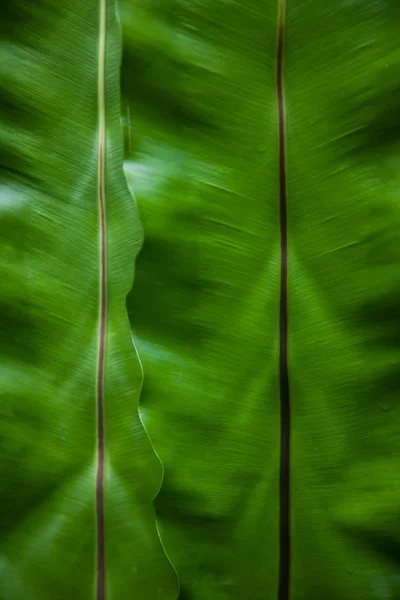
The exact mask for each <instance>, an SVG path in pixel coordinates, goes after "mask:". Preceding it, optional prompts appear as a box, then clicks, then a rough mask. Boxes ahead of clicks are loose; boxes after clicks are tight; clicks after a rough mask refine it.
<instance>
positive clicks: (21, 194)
mask: <svg viewBox="0 0 400 600" xmlns="http://www.w3.org/2000/svg"><path fill="white" fill-rule="evenodd" d="M105 8H106V10H104V12H103V17H104V18H106V23H105V25H106V36H105V38H104V37H103V38H102V36H101V35H100V23H101V20H100V16H101V10H102V9H105ZM1 19H2V27H3V39H4V44H3V48H2V60H1V67H0V69H1V76H0V80H1V98H0V110H1V113H0V118H1V128H0V148H1V166H2V170H1V180H0V186H1V187H0V232H1V251H2V259H1V264H0V266H1V274H0V281H1V295H0V301H1V304H0V312H1V354H2V360H1V403H0V474H1V484H0V598H1V600H64V598H65V599H67V598H68V599H71V598H76V599H77V600H78V599H79V600H89V599H90V598H96V599H97V600H103V598H102V597H101V593H100V592H99V591H97V590H96V586H97V581H96V580H97V574H96V570H97V568H96V562H97V559H96V546H97V542H96V506H95V491H96V490H95V487H96V470H97V463H98V453H97V441H96V437H97V433H98V430H99V424H98V415H97V411H96V402H97V399H96V385H97V384H96V380H97V370H98V359H99V329H100V323H99V316H100V310H99V309H100V306H99V304H100V288H101V286H100V278H101V269H100V206H99V182H98V175H99V159H100V152H99V144H100V138H99V135H98V133H99V122H100V120H101V119H100V118H101V117H104V119H103V120H104V125H105V136H106V147H105V148H106V152H105V154H104V156H103V158H104V159H105V160H104V162H105V164H104V165H103V168H104V169H103V174H104V190H103V192H104V198H105V204H106V222H105V227H106V236H107V269H106V271H107V280H106V296H107V315H106V340H105V347H106V355H105V368H104V397H103V398H102V399H103V403H104V424H105V447H106V451H105V489H104V510H105V539H106V557H105V591H106V593H105V599H106V600H111V599H114V600H129V599H131V598H140V600H147V599H149V600H153V599H155V598H159V599H162V600H164V599H172V598H175V597H176V577H175V574H174V571H173V569H172V567H171V566H170V564H169V563H168V560H167V558H166V557H165V553H164V551H163V549H162V546H161V544H160V541H159V537H158V533H157V531H156V526H155V520H154V510H153V507H152V498H153V496H154V495H155V493H156V492H157V489H158V487H159V485H160V480H161V466H160V464H159V462H158V461H157V459H156V457H155V455H154V451H153V450H152V448H151V445H150V443H149V441H148V438H147V436H146V435H145V433H144V429H143V427H142V425H141V423H140V420H139V416H138V413H137V408H136V407H137V402H138V397H139V393H140V387H141V381H142V372H141V367H140V363H139V361H138V358H137V356H136V353H135V349H134V347H133V344H132V339H131V334H130V331H129V325H128V318H127V314H126V308H125V295H126V293H127V292H128V290H129V288H130V286H131V285H132V279H133V264H134V257H135V254H136V253H137V251H138V249H139V246H140V244H141V239H142V231H141V227H140V225H139V221H138V215H137V210H136V208H135V206H134V203H133V200H132V197H131V195H130V193H129V191H128V188H127V184H126V180H125V178H124V175H123V171H122V144H123V140H122V136H121V127H120V121H119V114H120V112H119V111H120V100H119V64H120V54H121V32H120V27H119V24H118V22H117V15H116V6H115V3H114V2H113V1H112V0H107V5H105V3H104V4H102V3H101V2H98V1H94V0H86V1H85V2H81V1H80V0H69V1H68V2H65V3H60V2H53V1H51V0H35V2H28V1H26V0H13V1H12V2H10V3H3V6H2V17H1ZM102 45H103V46H102ZM102 47H103V49H104V50H105V52H106V54H105V57H106V62H105V68H104V72H103V73H101V72H99V65H101V60H100V53H101V48H102ZM99 83H100V85H99ZM102 94H103V99H101V95H102ZM103 101H104V102H103ZM103 104H104V108H102V106H103ZM101 110H104V111H105V112H104V114H103V115H100V112H99V111H101Z"/></svg>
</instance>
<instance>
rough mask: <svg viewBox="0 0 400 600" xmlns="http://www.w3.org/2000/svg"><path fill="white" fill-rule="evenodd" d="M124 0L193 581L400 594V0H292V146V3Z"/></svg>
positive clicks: (179, 553) (139, 316)
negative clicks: (282, 151)
mask: <svg viewBox="0 0 400 600" xmlns="http://www.w3.org/2000/svg"><path fill="white" fill-rule="evenodd" d="M282 5H283V3H282ZM122 7H123V10H122V17H123V27H124V35H125V46H124V63H123V79H122V85H123V93H124V103H123V110H124V112H125V113H126V124H127V132H126V136H125V137H126V157H127V158H126V173H127V176H128V179H129V181H130V183H131V185H132V187H133V188H134V189H135V191H136V193H137V198H138V202H139V208H140V212H141V216H142V220H143V224H144V232H145V241H144V247H143V250H142V252H141V254H140V255H139V258H138V262H137V276H136V282H135V286H134V288H133V292H132V293H131V294H130V296H129V299H128V309H129V314H130V319H131V323H132V329H133V332H134V334H135V336H136V338H137V344H138V349H139V354H140V356H141V359H142V361H143V366H144V373H145V378H144V387H143V393H142V396H141V411H142V415H143V419H144V422H145V424H146V426H147V429H148V432H149V434H150V437H151V439H152V440H153V443H154V446H155V449H156V450H157V452H158V454H159V456H160V458H161V460H162V462H163V463H164V466H165V477H164V483H163V486H162V489H161V492H160V494H159V496H158V497H157V500H156V509H157V514H158V520H159V524H160V530H161V535H162V538H163V541H164V544H165V548H166V550H167V552H168V554H169V556H170V558H171V560H172V562H173V563H174V565H175V566H176V568H177V571H178V574H179V576H180V580H181V596H180V598H182V599H185V600H189V599H190V600H204V599H206V598H207V599H208V598H210V599H213V600H214V599H215V600H222V599H224V600H228V599H232V598H240V599H250V598H251V599H254V600H255V599H257V600H262V599H267V600H270V599H274V598H277V597H279V600H287V598H288V597H290V598H291V599H292V600H306V599H307V600H309V599H311V598H312V599H315V600H321V599H322V598H327V599H335V600H339V599H340V600H358V599H361V598H362V599H363V600H372V599H378V598H379V599H383V598H385V599H388V600H389V599H390V600H395V599H396V600H397V599H398V598H399V597H400V575H399V573H400V559H399V557H400V526H399V523H400V521H399V511H400V471H399V468H398V461H399V458H400V435H399V431H400V410H399V403H398V387H399V384H400V368H399V364H400V346H399V343H398V339H397V336H398V335H399V333H400V332H399V325H398V322H397V321H398V316H399V314H400V313H399V308H398V306H399V303H400V278H399V273H400V239H399V235H400V234H399V231H400V209H399V203H398V199H399V198H400V195H399V190H400V169H399V165H400V160H399V158H400V157H399V154H400V147H399V142H398V135H397V134H398V130H399V114H400V106H399V105H400V94H399V89H400V71H399V65H400V51H399V49H398V36H399V31H400V8H399V6H398V3H396V2H395V1H394V0H376V1H373V0H372V1H371V0H358V1H349V0H346V1H345V0H336V1H335V2H321V1H320V0H288V2H287V5H286V7H284V6H281V8H283V9H284V10H285V17H286V18H285V20H284V23H283V35H284V58H283V66H284V94H285V96H284V109H285V112H284V120H285V123H284V125H285V135H286V161H285V164H284V165H283V166H282V165H279V164H278V149H279V135H278V123H277V113H278V84H277V58H278V56H277V54H278V53H277V46H278V6H277V2H264V1H261V0H251V1H250V0H248V1H241V2H226V1H223V0H208V1H207V0H202V1H201V2H200V1H195V0H192V1H190V2H182V1H179V0H153V1H146V0H141V1H138V0H136V1H135V2H134V1H132V0H123V1H122ZM280 176H282V180H281V183H282V184H283V183H286V186H287V198H286V200H287V213H288V214H287V218H288V223H287V234H288V256H287V258H288V269H289V271H288V281H287V286H288V288H287V291H288V344H289V345H288V355H287V357H286V358H287V367H288V374H289V386H290V406H291V415H290V423H289V420H288V419H287V415H286V413H283V416H284V418H285V419H286V425H289V424H290V465H289V467H290V471H288V469H287V467H288V464H287V462H285V461H284V460H283V462H282V461H281V459H282V458H283V459H285V456H284V455H283V456H281V457H280V456H279V453H280V452H281V453H282V451H283V452H284V451H285V449H286V450H287V445H286V446H285V444H283V445H282V449H281V445H280V405H281V403H282V401H284V400H285V398H281V392H282V387H283V392H285V389H284V388H285V383H284V377H283V379H282V380H281V383H280V381H279V339H280V334H281V333H282V331H279V327H280V325H279V324H280V323H281V325H283V326H284V325H285V323H284V322H282V321H280V316H279V304H280V303H281V305H282V295H281V289H280V285H279V282H280V276H281V266H280V255H281V252H280V250H281V249H280V244H281V238H280V222H279V220H280V191H279V190H280V187H281V186H280V184H279V178H280ZM281 191H282V190H281ZM281 225H282V223H281ZM283 225H284V224H283ZM282 341H283V342H284V339H283V340H282V337H281V342H282ZM283 350H284V349H283ZM281 351H282V347H281ZM279 388H281V389H279ZM283 408H285V406H283ZM284 431H287V429H284ZM283 441H285V440H283ZM280 464H281V465H282V466H283V467H284V469H286V473H283V476H284V477H286V478H287V479H289V481H290V484H291V490H290V492H291V493H290V501H291V502H290V509H289V511H287V510H286V505H285V497H284V496H285V487H284V485H283V486H282V487H281V490H280V489H279V465H280ZM283 483H285V481H284V482H283ZM280 492H281V493H280ZM280 508H281V511H280ZM285 511H286V513H285ZM279 512H280V516H281V521H280V519H279ZM285 519H286V523H285ZM288 521H289V524H290V547H288V539H287V535H286V532H285V526H286V525H287V522H288ZM288 558H289V559H290V562H289V565H286V563H285V561H286V560H287V559H288ZM279 561H281V566H280V571H279V565H278V562H279ZM279 581H280V583H281V585H280V589H279V591H278V589H277V588H278V582H279Z"/></svg>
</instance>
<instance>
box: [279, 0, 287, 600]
mask: <svg viewBox="0 0 400 600" xmlns="http://www.w3.org/2000/svg"><path fill="white" fill-rule="evenodd" d="M278 1H279V24H278V52H277V103H278V147H279V206H280V266H281V273H280V275H281V280H280V299H279V387H280V403H281V425H280V434H281V438H280V473H279V584H278V600H289V588H290V394H289V375H288V349H287V339H288V308H287V295H288V294H287V288H288V276H287V267H288V248H287V193H286V145H285V107H284V81H283V41H284V10H285V7H284V0H278Z"/></svg>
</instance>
